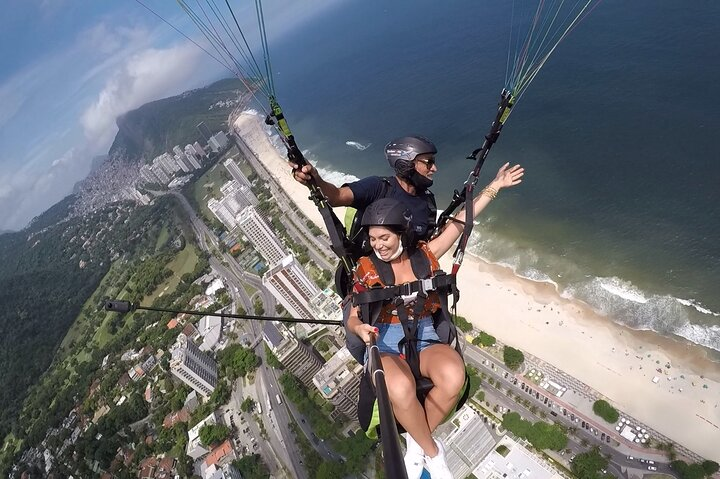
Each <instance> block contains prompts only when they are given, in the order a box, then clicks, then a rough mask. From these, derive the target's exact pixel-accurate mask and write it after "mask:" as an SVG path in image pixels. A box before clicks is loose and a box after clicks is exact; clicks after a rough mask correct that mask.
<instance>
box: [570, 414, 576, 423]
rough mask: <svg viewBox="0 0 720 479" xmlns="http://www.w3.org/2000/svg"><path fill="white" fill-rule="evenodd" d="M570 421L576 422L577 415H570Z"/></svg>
mask: <svg viewBox="0 0 720 479" xmlns="http://www.w3.org/2000/svg"><path fill="white" fill-rule="evenodd" d="M570 420H571V421H574V420H575V414H573V413H570Z"/></svg>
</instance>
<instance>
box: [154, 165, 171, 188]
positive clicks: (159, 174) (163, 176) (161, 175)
mask: <svg viewBox="0 0 720 479" xmlns="http://www.w3.org/2000/svg"><path fill="white" fill-rule="evenodd" d="M150 171H151V172H152V174H153V175H155V177H156V178H157V179H158V183H160V184H161V185H167V184H168V183H170V177H169V176H168V174H167V173H165V170H164V169H163V168H162V166H160V164H159V163H158V164H157V165H156V164H155V163H153V165H152V166H151V167H150Z"/></svg>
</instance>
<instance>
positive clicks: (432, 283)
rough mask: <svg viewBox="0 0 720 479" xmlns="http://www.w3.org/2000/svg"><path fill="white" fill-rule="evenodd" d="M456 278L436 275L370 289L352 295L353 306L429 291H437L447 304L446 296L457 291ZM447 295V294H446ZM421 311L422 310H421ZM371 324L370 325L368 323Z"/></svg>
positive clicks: (392, 299)
mask: <svg viewBox="0 0 720 479" xmlns="http://www.w3.org/2000/svg"><path fill="white" fill-rule="evenodd" d="M455 280H456V278H455V276H453V275H450V274H439V273H438V274H437V276H434V277H432V278H427V279H419V280H416V281H412V282H410V283H403V284H398V285H394V286H385V287H382V288H370V289H368V290H366V291H361V292H357V293H354V294H353V298H352V301H353V306H362V305H363V304H367V303H377V302H383V301H394V300H395V298H397V297H398V296H410V295H412V294H415V293H418V294H421V293H425V294H426V295H427V293H428V292H429V291H437V292H438V293H439V294H438V296H440V300H441V301H442V299H443V297H445V302H446V303H447V297H446V296H447V294H449V293H453V296H455V293H456V291H457V287H456V286H455V284H456V281H455ZM446 293H447V294H446ZM421 311H422V310H421ZM370 324H372V323H370Z"/></svg>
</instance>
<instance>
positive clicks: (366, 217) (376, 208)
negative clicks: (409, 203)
mask: <svg viewBox="0 0 720 479" xmlns="http://www.w3.org/2000/svg"><path fill="white" fill-rule="evenodd" d="M411 219H412V214H411V213H410V211H409V210H408V209H407V208H405V206H403V204H402V203H400V202H399V201H398V200H396V199H394V198H380V199H379V200H377V201H375V202H374V203H372V204H371V205H370V206H368V207H367V209H366V210H365V213H364V214H363V216H362V223H361V225H362V226H387V227H389V228H390V229H392V230H394V231H398V232H400V233H403V232H405V231H407V230H408V228H409V227H410V220H411Z"/></svg>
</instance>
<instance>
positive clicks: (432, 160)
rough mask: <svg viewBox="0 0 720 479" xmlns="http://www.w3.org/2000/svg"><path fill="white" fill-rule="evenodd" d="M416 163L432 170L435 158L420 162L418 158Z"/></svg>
mask: <svg viewBox="0 0 720 479" xmlns="http://www.w3.org/2000/svg"><path fill="white" fill-rule="evenodd" d="M417 161H419V162H420V163H422V164H424V165H425V166H427V167H428V168H432V167H433V165H434V164H435V158H430V159H429V160H421V159H419V158H418V160H417Z"/></svg>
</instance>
